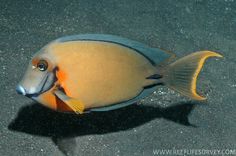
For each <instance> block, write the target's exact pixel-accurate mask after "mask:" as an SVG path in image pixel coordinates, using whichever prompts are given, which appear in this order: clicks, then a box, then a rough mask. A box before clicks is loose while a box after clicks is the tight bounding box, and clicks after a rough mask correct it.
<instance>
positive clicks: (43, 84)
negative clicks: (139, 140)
mask: <svg viewBox="0 0 236 156" xmlns="http://www.w3.org/2000/svg"><path fill="white" fill-rule="evenodd" d="M56 80H57V79H56V78H54V76H52V75H51V73H48V74H46V75H45V77H44V78H43V79H42V80H41V81H40V83H39V84H38V85H37V87H36V88H35V89H34V91H33V92H32V91H30V90H29V91H28V92H27V91H25V92H24V93H19V91H17V92H18V93H19V94H22V95H24V96H26V97H29V98H33V99H34V98H36V97H38V96H39V95H40V94H42V93H44V92H46V91H48V90H50V89H51V88H52V86H53V85H54V83H55V82H56ZM22 88H23V87H22ZM23 89H24V88H23ZM24 90H25V89H24Z"/></svg>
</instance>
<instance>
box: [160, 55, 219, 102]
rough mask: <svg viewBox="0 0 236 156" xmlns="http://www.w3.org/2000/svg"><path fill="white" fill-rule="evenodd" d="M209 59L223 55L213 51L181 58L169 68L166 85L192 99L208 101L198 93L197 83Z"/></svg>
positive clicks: (166, 72) (165, 78)
mask: <svg viewBox="0 0 236 156" xmlns="http://www.w3.org/2000/svg"><path fill="white" fill-rule="evenodd" d="M209 57H222V55H220V54H218V53H215V52H212V51H199V52H195V53H192V54H190V55H187V56H185V57H183V58H180V59H179V60H177V61H175V62H174V63H172V64H170V65H169V66H168V67H167V70H166V71H165V75H164V83H165V84H166V85H167V86H168V87H170V88H171V89H173V90H176V91H177V92H179V93H181V94H183V95H185V96H188V97H190V98H192V99H196V100H204V99H206V98H205V97H202V96H200V95H199V94H198V93H197V91H196V82H197V77H198V74H199V73H200V71H201V69H202V67H203V64H204V62H205V60H206V59H207V58H209Z"/></svg>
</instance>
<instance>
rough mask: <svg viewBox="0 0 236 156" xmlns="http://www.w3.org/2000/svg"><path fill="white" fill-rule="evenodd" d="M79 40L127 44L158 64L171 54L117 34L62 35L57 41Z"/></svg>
mask: <svg viewBox="0 0 236 156" xmlns="http://www.w3.org/2000/svg"><path fill="white" fill-rule="evenodd" d="M79 40H90V41H104V42H111V43H116V44H120V45H123V46H126V47H128V48H131V49H134V50H136V51H137V52H139V53H140V54H141V55H143V56H145V57H146V58H147V59H148V60H150V62H151V63H153V64H155V65H158V64H159V63H160V62H162V61H164V60H166V59H168V58H169V57H170V56H171V55H170V54H169V53H166V52H164V51H162V50H160V49H158V48H151V47H149V46H147V45H145V44H142V43H140V42H137V41H132V40H129V39H126V38H123V37H118V36H115V35H106V34H82V35H72V36H65V37H61V38H59V39H57V40H55V41H56V42H69V41H79Z"/></svg>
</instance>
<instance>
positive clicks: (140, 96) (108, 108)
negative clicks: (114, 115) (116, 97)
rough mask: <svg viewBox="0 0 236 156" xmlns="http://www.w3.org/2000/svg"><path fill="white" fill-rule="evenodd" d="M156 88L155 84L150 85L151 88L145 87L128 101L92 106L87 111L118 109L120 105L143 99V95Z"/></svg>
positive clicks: (150, 92) (123, 105) (127, 104)
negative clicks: (153, 85)
mask: <svg viewBox="0 0 236 156" xmlns="http://www.w3.org/2000/svg"><path fill="white" fill-rule="evenodd" d="M156 89H157V86H155V87H151V88H147V89H144V90H143V91H142V92H141V93H140V94H139V95H138V96H136V97H135V98H133V99H130V100H128V101H125V102H121V103H117V104H113V105H110V106H104V107H98V108H92V109H89V110H88V111H92V112H103V111H110V110H115V109H119V108H122V107H126V106H129V105H132V104H134V103H135V102H137V101H139V100H141V99H143V98H144V97H146V96H148V95H150V94H152V93H153V92H154V91H155V90H156Z"/></svg>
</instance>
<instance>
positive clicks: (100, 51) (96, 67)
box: [16, 34, 222, 114]
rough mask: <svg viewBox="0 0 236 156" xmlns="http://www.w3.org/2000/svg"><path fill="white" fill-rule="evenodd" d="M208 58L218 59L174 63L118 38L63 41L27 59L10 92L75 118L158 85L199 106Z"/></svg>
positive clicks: (199, 56)
mask: <svg viewBox="0 0 236 156" xmlns="http://www.w3.org/2000/svg"><path fill="white" fill-rule="evenodd" d="M209 57H222V55H220V54H218V53H216V52H212V51H199V52H195V53H192V54H189V55H187V56H185V57H183V58H180V59H177V60H176V59H174V58H175V54H173V53H170V52H165V51H163V50H160V49H158V48H151V47H149V46H147V45H145V44H142V43H139V42H136V41H132V40H129V39H126V38H122V37H118V36H113V35H105V34H85V35H73V36H66V37H62V38H59V39H56V40H54V41H52V42H50V43H49V44H47V45H46V46H45V47H43V48H42V49H41V50H39V51H38V52H37V53H36V54H35V55H34V56H33V58H32V60H31V61H30V63H29V66H28V69H27V71H26V73H25V75H24V77H23V79H22V80H21V82H20V83H19V84H18V86H17V88H16V91H17V92H18V93H19V94H22V95H25V96H27V97H29V98H32V99H33V100H36V101H37V102H39V103H41V104H43V105H45V106H47V107H49V108H51V109H53V110H56V111H62V112H75V113H79V114H81V113H84V112H90V111H109V110H114V109H118V108H121V107H125V106H128V105H131V104H133V103H135V102H137V101H139V100H140V99H142V98H144V97H146V96H148V95H150V94H151V93H152V92H154V91H155V90H156V89H157V87H158V86H160V85H165V86H167V87H169V88H171V89H173V90H175V91H177V92H179V93H181V94H182V95H185V96H187V97H190V98H192V99H195V100H204V99H205V97H203V96H201V95H199V94H198V93H197V91H196V81H197V77H198V74H199V72H200V70H201V68H202V67H203V64H204V62H205V60H206V59H207V58H209ZM174 60H176V61H174Z"/></svg>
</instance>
